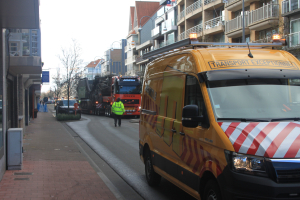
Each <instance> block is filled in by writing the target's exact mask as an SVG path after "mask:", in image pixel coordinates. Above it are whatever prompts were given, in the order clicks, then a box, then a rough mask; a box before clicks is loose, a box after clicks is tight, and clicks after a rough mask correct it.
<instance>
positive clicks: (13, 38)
mask: <svg viewBox="0 0 300 200" xmlns="http://www.w3.org/2000/svg"><path fill="white" fill-rule="evenodd" d="M9 47H10V49H9V50H10V72H11V73H13V74H41V73H42V62H41V37H40V30H38V29H18V32H12V33H10V38H9Z"/></svg>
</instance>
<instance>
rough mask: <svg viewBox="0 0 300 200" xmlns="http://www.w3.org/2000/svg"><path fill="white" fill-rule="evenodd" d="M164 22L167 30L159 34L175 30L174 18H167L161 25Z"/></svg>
mask: <svg viewBox="0 0 300 200" xmlns="http://www.w3.org/2000/svg"><path fill="white" fill-rule="evenodd" d="M164 24H165V25H166V28H167V31H162V33H161V34H165V33H170V32H172V31H176V30H177V26H176V25H175V18H169V19H168V20H166V21H165V23H163V24H161V26H163V27H164Z"/></svg>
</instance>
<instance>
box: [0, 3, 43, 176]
mask: <svg viewBox="0 0 300 200" xmlns="http://www.w3.org/2000/svg"><path fill="white" fill-rule="evenodd" d="M0 27H1V34H0V37H1V40H0V46H1V48H0V60H1V62H0V108H1V110H0V115H1V120H0V180H1V179H2V177H3V174H4V172H5V170H6V168H7V166H6V161H7V155H6V148H7V144H6V135H7V130H8V129H9V128H25V126H27V125H28V122H29V120H30V118H32V119H33V117H34V109H35V108H36V105H37V104H36V103H37V102H38V100H39V95H40V90H41V73H42V62H41V48H40V47H41V40H40V36H41V33H40V19H39V0H22V1H18V0H9V1H1V8H0Z"/></svg>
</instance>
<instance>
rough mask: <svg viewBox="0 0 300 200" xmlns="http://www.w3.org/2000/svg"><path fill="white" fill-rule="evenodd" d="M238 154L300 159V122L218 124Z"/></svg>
mask: <svg viewBox="0 0 300 200" xmlns="http://www.w3.org/2000/svg"><path fill="white" fill-rule="evenodd" d="M218 124H219V125H220V126H221V128H222V130H223V131H224V132H225V134H226V135H227V137H228V138H229V140H230V142H231V143H232V145H233V147H234V149H235V151H236V152H239V153H243V154H250V155H257V156H264V157H268V158H300V123H298V122H249V123H247V122H218Z"/></svg>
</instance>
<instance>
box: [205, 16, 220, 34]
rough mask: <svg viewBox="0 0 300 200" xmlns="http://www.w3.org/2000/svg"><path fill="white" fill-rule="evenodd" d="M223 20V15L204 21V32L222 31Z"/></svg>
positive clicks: (214, 32)
mask: <svg viewBox="0 0 300 200" xmlns="http://www.w3.org/2000/svg"><path fill="white" fill-rule="evenodd" d="M223 26H224V21H223V16H220V17H216V18H213V19H211V20H208V21H206V22H205V23H204V32H205V34H211V33H213V34H216V33H221V32H223V28H224V27H223Z"/></svg>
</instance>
